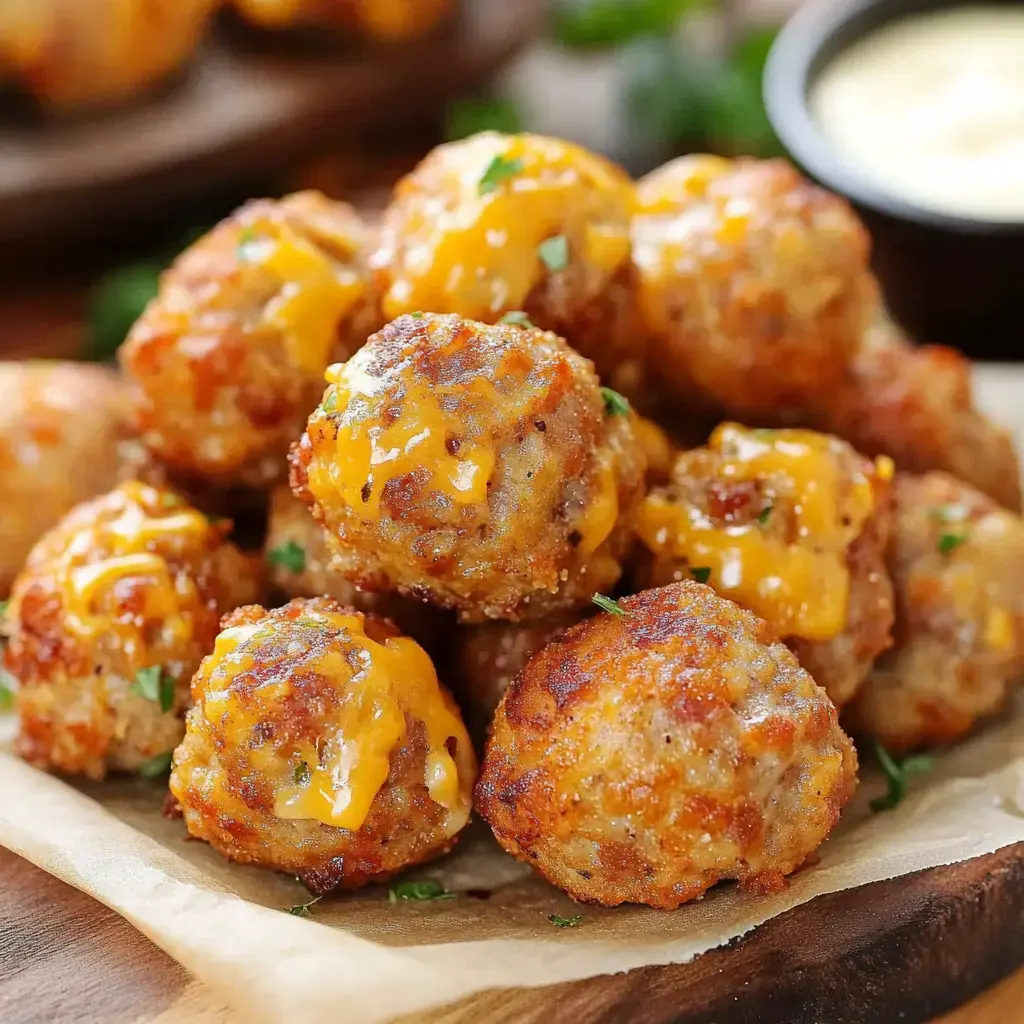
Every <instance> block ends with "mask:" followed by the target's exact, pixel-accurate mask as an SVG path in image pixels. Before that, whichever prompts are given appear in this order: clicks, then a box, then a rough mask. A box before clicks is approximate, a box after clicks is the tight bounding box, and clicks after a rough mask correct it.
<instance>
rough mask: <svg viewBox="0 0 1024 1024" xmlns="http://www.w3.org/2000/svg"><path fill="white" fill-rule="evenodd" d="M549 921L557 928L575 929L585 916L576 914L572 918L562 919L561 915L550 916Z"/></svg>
mask: <svg viewBox="0 0 1024 1024" xmlns="http://www.w3.org/2000/svg"><path fill="white" fill-rule="evenodd" d="M548 920H549V921H550V922H551V923H552V924H553V925H554V926H555V927H556V928H575V927H576V926H577V925H578V924H579V923H580V921H582V920H583V915H582V914H574V915H573V916H572V917H562V916H561V915H560V914H548Z"/></svg>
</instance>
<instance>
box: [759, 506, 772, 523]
mask: <svg viewBox="0 0 1024 1024" xmlns="http://www.w3.org/2000/svg"><path fill="white" fill-rule="evenodd" d="M774 508H775V506H774V505H772V504H771V503H769V504H767V505H765V507H764V508H763V509H761V511H760V512H759V513H758V515H757V521H758V522H759V523H760V524H761V525H762V526H764V525H765V523H767V522H768V520H769V518H770V517H771V514H772V509H774Z"/></svg>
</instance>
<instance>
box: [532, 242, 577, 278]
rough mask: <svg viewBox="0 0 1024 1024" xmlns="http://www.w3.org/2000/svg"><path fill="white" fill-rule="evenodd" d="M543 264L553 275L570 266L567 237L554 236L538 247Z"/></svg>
mask: <svg viewBox="0 0 1024 1024" xmlns="http://www.w3.org/2000/svg"><path fill="white" fill-rule="evenodd" d="M537 255H538V256H539V257H540V258H541V262H542V263H543V264H544V266H545V267H547V268H548V270H550V271H551V272H552V273H553V274H557V273H558V271H560V270H565V268H566V267H567V266H569V239H568V238H566V237H565V235H552V236H551V237H550V238H545V239H544V241H543V242H541V243H540V245H538V246H537Z"/></svg>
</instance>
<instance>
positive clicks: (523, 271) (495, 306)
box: [374, 132, 632, 322]
mask: <svg viewBox="0 0 1024 1024" xmlns="http://www.w3.org/2000/svg"><path fill="white" fill-rule="evenodd" d="M495 160H500V161H502V162H503V164H504V166H505V167H507V168H509V169H510V173H508V174H507V175H505V176H504V177H501V178H500V180H497V181H496V182H495V187H494V188H493V189H491V190H490V191H488V190H487V189H486V187H485V188H484V190H483V192H482V190H481V182H483V181H484V180H485V176H486V175H487V173H488V169H489V168H490V167H491V166H492V162H493V161H495ZM631 209H632V184H631V182H630V181H629V180H628V179H627V178H626V176H625V175H624V174H623V173H622V172H621V171H619V170H618V169H617V168H615V167H613V166H612V165H611V164H608V163H606V162H605V161H603V160H601V159H600V158H599V157H596V156H594V155H593V154H590V153H588V152H586V151H585V150H583V149H581V148H580V147H578V146H574V145H572V144H570V143H567V142H562V141H560V140H558V139H548V138H544V137H541V136H536V135H515V136H504V135H499V134H497V133H494V132H487V133H483V134H480V135H476V136H473V137H472V138H470V139H467V140H465V141H463V142H459V143H454V144H450V145H447V146H442V147H440V148H438V149H437V150H435V151H434V153H433V154H432V155H431V156H430V157H429V158H428V159H427V161H426V162H425V163H424V164H423V165H422V166H421V167H420V168H419V169H418V170H417V171H416V172H415V173H414V174H413V175H412V176H411V177H410V178H407V179H406V180H405V181H404V182H403V183H402V184H401V185H400V186H399V192H398V199H397V202H396V206H395V211H396V212H394V213H393V214H392V216H393V218H395V219H400V220H401V223H400V224H397V225H396V226H394V227H393V229H392V231H391V232H390V233H388V232H385V240H384V243H383V245H382V247H381V250H380V252H379V253H378V254H377V255H376V257H375V261H374V262H375V263H376V264H377V265H379V266H380V267H382V268H384V269H385V270H386V271H387V272H388V274H389V275H390V278H391V282H390V286H389V287H388V290H387V292H386V293H385V295H384V298H383V308H384V314H385V316H386V317H387V318H388V319H393V318H394V317H397V316H399V315H400V314H402V313H409V312H414V311H416V310H433V311H440V312H447V313H458V314H461V315H462V316H465V317H469V318H471V319H474V320H482V321H488V322H493V321H494V319H495V318H496V317H497V316H498V315H499V314H500V313H501V312H502V311H503V310H507V309H522V308H523V307H524V306H525V305H526V300H527V298H528V296H529V295H530V293H531V291H532V290H533V289H534V287H536V286H537V285H538V284H539V283H540V282H541V281H542V280H543V278H544V277H545V276H546V275H547V274H548V273H549V271H548V269H547V267H546V266H545V264H544V262H543V260H542V259H541V257H540V255H539V253H538V246H540V244H541V243H542V242H544V241H546V240H547V239H550V238H554V237H556V236H564V237H565V238H566V239H567V240H568V244H569V248H570V252H569V259H570V261H575V260H579V261H581V262H582V263H583V264H584V265H586V266H587V268H588V269H589V270H590V271H592V272H598V273H599V274H601V275H603V276H604V277H605V278H607V277H608V276H610V275H611V274H612V273H613V272H614V271H615V270H616V268H618V267H619V266H620V265H621V264H622V263H624V262H625V261H626V260H627V259H628V258H629V245H630V243H629V214H630V212H631Z"/></svg>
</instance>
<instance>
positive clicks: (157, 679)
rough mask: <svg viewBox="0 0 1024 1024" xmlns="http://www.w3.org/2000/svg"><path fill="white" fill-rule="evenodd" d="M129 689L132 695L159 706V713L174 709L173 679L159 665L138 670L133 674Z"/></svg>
mask: <svg viewBox="0 0 1024 1024" xmlns="http://www.w3.org/2000/svg"><path fill="white" fill-rule="evenodd" d="M131 688H132V692H133V693H137V694H138V695H139V696H140V697H145V698H146V700H151V701H153V703H154V704H159V705H160V710H161V711H170V710H171V708H173V707H174V679H173V677H172V676H169V675H168V674H167V673H166V672H164V670H163V669H162V668H161V667H160V666H159V665H150V666H149V667H148V668H140V669H139V670H138V672H136V673H135V682H134V683H132V687H131Z"/></svg>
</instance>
